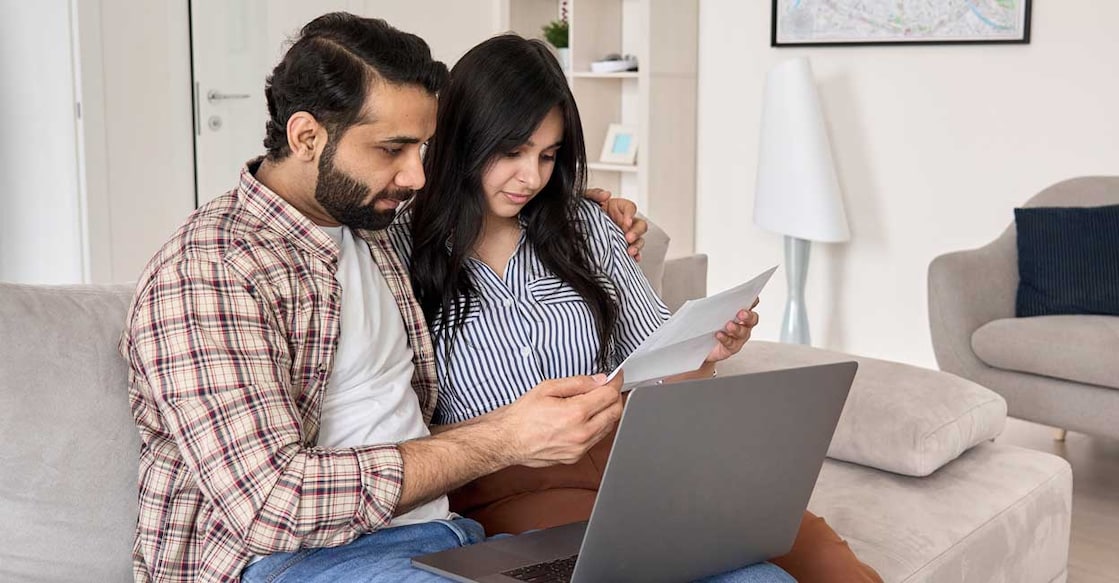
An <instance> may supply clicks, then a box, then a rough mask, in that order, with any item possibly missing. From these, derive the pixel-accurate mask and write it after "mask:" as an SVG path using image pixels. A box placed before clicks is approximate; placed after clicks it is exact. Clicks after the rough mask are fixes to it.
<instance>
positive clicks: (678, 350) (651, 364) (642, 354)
mask: <svg viewBox="0 0 1119 583" xmlns="http://www.w3.org/2000/svg"><path fill="white" fill-rule="evenodd" d="M774 271H777V266H776V265H775V266H773V267H771V268H769V269H767V270H766V271H765V272H763V273H762V274H761V275H758V276H757V277H755V278H754V279H751V280H750V281H748V282H746V283H744V284H742V285H739V286H736V287H733V288H731V289H728V290H727V291H725V292H722V293H719V294H716V295H713V296H709V297H706V298H702V299H698V300H688V301H687V302H685V303H684V305H683V306H680V309H679V310H677V311H676V313H675V314H673V315H672V317H671V318H669V319H668V321H666V322H665V323H664V324H663V325H661V327H660V328H657V330H656V331H655V332H653V333H652V334H650V335H649V337H648V338H646V339H645V341H644V342H642V343H641V346H638V347H637V350H634V351H633V352H632V353H631V354H630V355H629V356H628V357H627V358H626V359H625V360H624V361H623V362H622V364H620V365H619V366H618V368H616V369H614V372H612V373H610V376H609V377H608V378H607V380H611V379H613V378H614V377H615V376H617V374H618V372H619V371H621V370H623V369H624V370H625V371H626V375H625V376H626V380H625V385H624V386H623V387H622V390H623V391H627V390H629V389H632V388H633V387H635V386H637V385H639V384H642V383H647V382H650V381H655V380H658V379H662V378H665V377H669V376H673V375H678V374H680V373H685V372H688V371H691V370H695V369H697V368H699V367H700V365H702V364H703V360H704V359H705V358H707V355H708V354H710V353H711V350H712V349H713V348H715V345H716V344H717V343H718V342H719V341H718V339H716V338H715V333H716V332H718V331H719V330H722V329H723V327H724V326H726V324H727V322H729V321H731V320H733V319H734V318H735V315H736V314H738V310H744V309H747V308H749V307H750V306H752V305H753V304H754V300H756V299H757V298H758V295H759V294H761V293H762V288H764V287H765V284H766V283H768V282H769V278H770V277H771V276H772V275H773V272H774Z"/></svg>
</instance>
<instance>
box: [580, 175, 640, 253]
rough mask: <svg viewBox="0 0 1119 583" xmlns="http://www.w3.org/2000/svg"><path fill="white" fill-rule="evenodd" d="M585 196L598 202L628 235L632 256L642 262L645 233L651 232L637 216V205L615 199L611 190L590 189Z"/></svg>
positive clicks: (629, 249)
mask: <svg viewBox="0 0 1119 583" xmlns="http://www.w3.org/2000/svg"><path fill="white" fill-rule="evenodd" d="M585 196H586V197H587V198H589V199H590V200H593V201H595V202H597V203H598V204H599V206H601V207H602V211H603V212H605V213H606V216H608V217H610V220H611V221H614V224H615V225H618V228H619V229H621V230H622V232H623V233H625V234H626V242H627V243H629V248H628V249H627V250H628V251H629V254H630V256H631V257H633V258H634V259H635V260H636V261H641V248H642V247H644V246H645V233H646V232H648V231H649V223H647V222H645V219H642V218H639V217H638V216H637V205H636V204H635V203H634V202H633V201H632V200H626V199H624V198H614V196H613V194H611V193H610V191H609V190H603V189H601V188H588V189H587V192H586V193H585Z"/></svg>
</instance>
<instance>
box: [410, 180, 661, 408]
mask: <svg viewBox="0 0 1119 583" xmlns="http://www.w3.org/2000/svg"><path fill="white" fill-rule="evenodd" d="M576 220H577V221H579V223H580V225H581V229H580V231H581V232H582V233H583V234H584V236H585V237H586V240H587V244H588V245H589V246H590V251H591V252H590V258H591V261H592V262H593V266H592V268H593V269H595V270H596V272H597V274H596V275H597V276H598V277H599V279H600V281H601V282H602V283H603V285H604V287H605V288H606V290H607V292H608V293H609V294H610V295H611V296H612V297H613V298H615V299H616V301H617V304H618V321H617V324H616V326H615V328H614V332H613V336H612V338H611V344H612V346H611V350H610V353H609V357H610V358H609V362H610V363H611V368H613V367H614V366H617V365H618V364H620V363H621V362H622V360H624V359H625V357H626V356H628V355H629V353H630V352H632V351H633V350H634V349H636V348H637V346H638V345H640V344H641V342H642V341H643V340H645V338H646V337H647V336H649V334H652V332H653V331H654V330H656V329H657V327H659V326H660V325H661V324H662V323H663V322H664V321H665V320H666V319H668V316H669V311H668V308H666V307H665V305H664V303H663V302H661V300H660V298H658V297H657V295H656V293H654V292H653V290H652V288H651V287H649V282H648V281H647V280H646V279H645V276H644V275H643V274H642V273H641V271H640V269H638V267H637V263H636V262H634V260H633V258H631V257H630V256H629V255H628V254H627V253H626V248H627V245H628V244H627V243H626V240H625V236H624V235H623V234H622V232H621V230H619V229H618V227H617V226H616V225H615V224H614V223H613V222H611V221H610V219H609V218H608V217H607V216H606V214H605V213H603V212H602V211H601V209H599V207H598V206H597V205H596V204H594V203H593V202H590V201H586V200H584V201H581V202H580V204H579V206H578V208H577V211H576ZM389 238H390V240H391V241H392V244H393V247H394V248H395V249H396V251H397V253H398V254H399V255H400V257H401V259H402V260H403V261H404V262H405V263H406V264H408V265H410V264H411V248H412V241H411V213H408V212H405V213H403V214H402V215H401V216H400V218H399V219H398V220H397V221H396V222H395V223H394V224H393V226H392V227H390V228H389ZM466 269H467V272H468V273H469V275H470V277H471V278H472V282H473V284H474V286H475V288H476V289H477V293H478V296H479V297H478V298H477V300H478V301H476V302H474V306H473V307H472V309H471V312H470V313H469V314H468V315H467V316H466V318H465V320H464V323H463V327H462V329H461V330H460V331H459V333H458V336H457V337H456V339H455V343H456V344H455V346H454V347H453V350H452V351H451V357H450V361H448V359H447V350H446V348H447V347H446V346H445V345H444V341H443V339H441V338H440V337H439V335H438V334H435V338H433V340H434V343H435V353H436V366H437V370H438V374H439V398H438V401H437V405H436V410H435V416H434V418H433V419H432V422H433V423H437V424H449V423H457V422H460V421H464V420H467V419H470V418H472V417H476V416H478V415H481V414H483V413H487V412H489V411H492V410H493V409H496V408H498V407H501V406H504V405H508V404H509V403H512V402H513V401H515V400H516V399H517V398H518V397H520V396H521V395H523V394H524V393H525V392H527V391H528V390H529V389H531V388H532V387H534V386H536V385H537V384H538V383H540V382H542V381H544V380H547V379H555V378H561V377H566V376H573V375H584V374H593V373H596V372H601V371H599V370H597V366H596V356H597V354H598V348H599V339H598V333H597V331H596V329H595V325H594V318H593V316H592V313H591V311H590V308H589V307H588V306H587V304H586V303H585V302H584V301H583V298H582V297H581V296H580V295H579V294H578V293H577V292H576V291H575V290H574V289H573V288H572V287H571V286H569V285H568V284H567V283H565V282H564V281H563V280H561V279H559V278H558V277H556V276H555V275H553V274H551V273H550V272H548V271H547V270H546V269H545V268H544V265H543V263H541V261H540V259H539V258H538V257H537V255H536V253H535V251H534V249H533V248H532V246H531V245H529V244H527V242H526V240H525V236H524V234H523V233H522V235H521V240H520V242H518V244H517V247H516V249H515V250H514V252H513V255H512V257H511V258H510V259H509V263H508V265H507V266H506V268H505V275H504V277H498V275H497V273H496V272H494V270H492V269H491V268H490V267H489V266H488V265H486V264H485V263H483V262H482V261H480V260H477V259H474V258H471V259H468V260H467V265H466ZM439 326H440V322H439V321H438V320H437V321H436V322H433V323H432V330H433V331H437V330H438V329H439ZM606 372H609V371H606Z"/></svg>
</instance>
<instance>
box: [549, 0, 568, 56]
mask: <svg viewBox="0 0 1119 583" xmlns="http://www.w3.org/2000/svg"><path fill="white" fill-rule="evenodd" d="M562 10H563V12H562V15H561V17H560V19H559V20H553V21H551V22H549V23H548V24H545V25H544V27H543V30H544V40H547V41H548V44H550V45H552V46H553V47H556V56H557V57H559V62H560V65H562V66H563V69H564V70H565V71H567V70H570V69H571V49H570V48H568V44H567V35H568V32H569V30H570V29H569V26H568V23H567V2H564V3H563V4H562Z"/></svg>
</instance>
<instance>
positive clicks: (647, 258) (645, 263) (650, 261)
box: [637, 217, 706, 296]
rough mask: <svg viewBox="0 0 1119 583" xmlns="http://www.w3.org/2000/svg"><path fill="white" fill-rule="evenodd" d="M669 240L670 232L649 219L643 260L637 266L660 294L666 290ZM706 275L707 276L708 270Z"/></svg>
mask: <svg viewBox="0 0 1119 583" xmlns="http://www.w3.org/2000/svg"><path fill="white" fill-rule="evenodd" d="M642 218H645V217H642ZM646 220H648V219H646ZM669 242H670V241H669V237H668V233H666V232H665V231H664V229H662V228H660V227H658V226H656V225H655V224H653V222H652V221H649V231H648V232H647V233H645V246H644V247H642V249H641V261H639V262H638V263H637V266H638V267H640V268H641V273H644V274H645V279H647V280H649V286H650V287H652V288H653V291H655V292H657V295H658V296H660V295H661V294H662V293H663V292H664V286H663V281H664V264H665V257H666V256H667V255H668V244H669ZM705 267H706V266H705ZM704 275H705V276H706V271H705V272H704Z"/></svg>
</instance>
